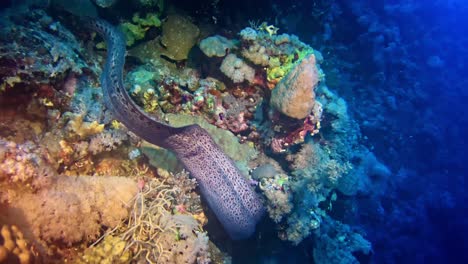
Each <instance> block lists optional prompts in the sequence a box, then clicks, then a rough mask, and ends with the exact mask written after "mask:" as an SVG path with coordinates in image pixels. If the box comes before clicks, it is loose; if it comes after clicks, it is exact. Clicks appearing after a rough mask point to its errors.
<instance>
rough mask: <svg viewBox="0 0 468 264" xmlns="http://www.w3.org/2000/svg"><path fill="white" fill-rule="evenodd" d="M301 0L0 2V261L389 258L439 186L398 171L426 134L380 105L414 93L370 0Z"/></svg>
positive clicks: (417, 94) (435, 59) (410, 103)
mask: <svg viewBox="0 0 468 264" xmlns="http://www.w3.org/2000/svg"><path fill="white" fill-rule="evenodd" d="M195 2H196V1H195ZM228 2H229V1H228ZM311 2H313V4H311V3H309V4H305V3H303V2H301V1H299V2H298V3H297V4H295V5H286V4H285V3H283V5H282V4H280V3H278V4H272V3H270V1H258V2H256V3H251V4H252V5H253V6H252V7H251V9H249V10H245V9H244V8H242V6H239V5H234V3H230V2H229V3H227V2H225V3H224V2H223V1H201V2H200V3H199V4H198V5H197V6H194V5H195V4H194V3H191V1H170V0H167V1H164V0H154V1H150V0H135V1H118V0H73V1H64V0H63V1H62V0H52V1H45V0H44V1H41V0H36V1H19V2H18V3H15V4H13V3H10V4H9V5H8V4H5V5H8V6H6V7H2V8H3V9H2V10H0V12H1V14H0V17H1V20H0V230H1V233H0V263H64V262H70V263H405V261H401V259H405V258H406V257H407V256H409V255H410V253H408V252H409V251H410V250H409V249H402V248H404V247H407V248H410V249H415V248H416V247H414V246H413V244H411V243H409V242H408V243H407V244H404V243H402V244H404V245H398V244H399V242H401V241H404V239H405V236H404V235H402V233H404V232H402V231H401V230H403V229H404V228H403V227H402V226H405V225H411V224H414V223H416V222H418V221H420V222H421V223H426V222H427V221H428V220H427V219H426V218H424V217H421V216H420V212H419V211H422V210H423V209H422V208H425V207H424V206H423V205H422V203H430V202H431V201H433V200H437V202H438V204H439V207H449V206H448V204H450V203H451V201H452V200H451V199H453V198H452V196H451V195H450V194H449V193H446V194H445V196H444V195H442V194H440V195H439V196H437V197H439V198H434V197H436V195H434V196H433V197H432V199H433V200H431V199H430V198H427V199H426V198H424V199H423V198H421V197H420V196H417V195H414V194H410V193H414V192H415V191H414V190H412V191H410V190H408V187H406V189H405V188H404V187H398V186H408V185H410V184H411V183H413V185H412V186H414V188H415V190H416V189H418V190H422V189H423V187H422V184H420V183H418V182H414V180H413V182H411V181H412V179H414V178H416V177H414V175H416V174H417V173H419V172H420V171H421V170H420V169H421V167H418V166H422V165H421V163H418V162H414V164H416V165H415V166H409V165H408V164H407V163H404V162H403V161H402V160H405V159H407V160H411V161H414V160H415V159H416V158H415V156H417V155H418V153H420V152H425V154H427V155H430V154H432V155H434V157H435V156H436V155H437V154H436V152H437V151H436V150H435V147H434V149H432V150H433V152H430V151H427V149H425V150H419V149H418V147H421V145H424V146H425V147H427V146H428V145H430V144H431V143H434V144H435V143H436V141H437V140H439V138H435V137H429V136H428V135H433V134H435V133H434V131H436V129H437V128H436V126H435V125H428V124H426V123H425V121H427V120H431V118H433V117H434V115H433V114H432V112H430V111H426V112H425V115H426V116H425V117H424V118H413V119H411V118H408V117H407V116H405V118H395V119H390V117H391V116H392V115H393V114H394V113H395V112H396V109H397V108H401V111H399V112H398V113H399V114H401V115H405V114H406V115H408V113H410V112H412V111H413V112H414V111H415V109H419V108H418V107H422V106H420V105H418V103H419V104H421V105H422V104H424V102H425V100H427V98H428V95H427V94H429V92H423V91H421V89H420V87H419V86H418V85H414V86H411V87H406V88H405V89H406V90H405V92H407V93H409V94H410V95H408V96H407V97H404V96H403V94H402V92H401V89H397V88H396V87H397V86H399V85H400V86H401V79H405V80H409V79H410V78H412V76H416V74H417V72H418V71H417V70H416V69H415V68H416V66H414V65H412V64H411V60H410V59H409V58H407V57H405V56H404V54H405V52H407V49H411V47H408V46H404V45H403V44H402V43H403V42H404V41H405V40H404V39H400V38H399V37H398V36H397V35H398V33H396V32H397V31H398V30H396V29H395V28H393V31H390V30H388V28H389V27H390V26H389V25H388V24H391V23H390V22H388V20H385V19H384V18H382V17H383V16H380V13H379V12H380V11H382V10H380V9H379V8H378V7H373V6H367V4H366V3H364V2H365V1H355V4H349V3H342V2H341V1H337V2H333V3H329V2H328V1H311ZM361 2H362V3H361ZM243 4H245V3H243ZM392 7H393V9H392ZM406 7H407V8H409V7H408V6H406ZM262 8H264V9H262ZM385 8H386V9H385V12H390V13H391V12H395V13H398V12H403V11H401V10H403V7H401V6H399V5H395V6H391V5H385ZM415 8H416V10H417V6H416V7H415ZM301 9H302V10H301ZM258 10H264V13H262V14H259V13H258ZM305 10H307V11H305ZM395 10H397V11H395ZM308 12H309V13H308ZM342 16H343V17H344V16H349V17H353V18H354V19H355V20H353V23H356V24H352V23H351V25H350V26H352V27H353V28H354V29H355V32H352V30H350V29H349V27H348V25H346V21H344V20H342V19H341V17H342ZM388 19H389V20H390V18H388ZM305 20H307V23H306V22H304V21H305ZM350 21H351V20H350ZM386 23H388V24H386ZM306 26H307V28H305V27H306ZM395 27H397V26H395ZM95 30H96V31H97V32H95ZM314 32H317V33H314ZM357 32H359V34H360V35H359V39H358V40H356V39H355V38H354V35H353V34H355V33H356V34H357ZM97 33H99V34H97ZM402 34H403V33H402ZM338 35H339V37H338ZM402 38H403V37H402ZM348 39H352V42H347V41H348ZM385 41H388V43H384V42H385ZM399 41H400V42H399ZM399 44H401V45H399ZM359 45H364V46H365V45H367V46H366V47H367V48H369V49H368V50H366V51H362V50H361V51H360V52H354V53H352V52H351V51H350V50H351V49H355V50H357V49H359V47H360V46H359ZM370 47H372V48H373V49H370ZM369 50H372V52H370V51H369ZM366 52H367V53H366ZM392 52H393V55H394V56H395V54H398V55H399V56H400V57H399V58H396V57H392V56H391V55H389V54H390V53H392ZM370 53H372V55H369V54H370ZM366 56H373V57H366ZM356 57H359V58H356ZM405 58H407V60H406V61H404V59H405ZM350 61H356V65H354V64H350ZM382 61H385V63H384V62H382ZM358 62H359V63H358ZM366 63H367V64H366ZM443 64H444V61H443V59H441V57H439V56H438V55H437V54H435V55H433V56H431V57H429V58H428V59H427V61H426V66H427V67H429V68H431V69H432V70H434V71H439V72H443V69H442V67H443ZM457 65H461V64H457ZM395 67H400V68H401V69H405V70H404V71H403V70H402V73H401V74H400V75H398V74H395V73H394V71H393V69H394V68H395ZM459 67H462V66H459ZM458 70H459V68H456V67H455V70H454V71H455V72H456V71H458ZM364 73H367V74H364ZM444 76H447V77H450V76H451V75H448V73H447V74H446V75H444ZM399 78H401V79H399ZM421 79H422V78H421ZM421 83H422V84H420V85H424V83H423V81H421ZM454 83H455V82H454ZM436 84H437V81H436ZM436 84H434V85H436ZM379 85H381V86H382V87H384V88H385V89H384V88H382V90H378V89H377V88H376V87H377V86H379ZM387 86H388V87H392V89H386V87H387ZM393 87H395V88H393ZM403 98H406V99H407V100H406V99H403ZM408 98H409V99H408ZM465 119H466V118H465ZM411 122H414V123H416V124H418V125H421V126H423V125H424V128H423V129H421V130H418V129H416V128H413V127H412V126H410V125H409V124H410V123H411ZM402 125H406V127H404V128H403V127H399V126H402ZM421 131H423V132H421ZM458 133H461V132H460V130H457V129H455V128H452V134H453V135H455V134H458ZM410 135H415V136H414V138H413V137H410ZM427 138H430V139H433V141H430V142H429V143H427V142H426V141H425V140H427ZM440 140H441V139H440ZM440 140H439V141H437V142H440ZM415 142H416V143H418V144H420V145H417V146H416V147H415V146H414V144H413V143H415ZM404 146H407V148H408V149H407V150H406V151H402V150H400V149H401V148H403V147H404ZM421 148H422V147H421ZM455 151H456V150H454V152H455ZM437 153H438V152H437ZM434 157H433V158H434ZM434 159H435V158H434ZM460 160H461V158H460V159H456V158H454V159H453V163H454V164H460V163H461V161H460ZM440 163H442V162H440ZM419 181H420V180H419ZM430 190H432V191H433V192H434V193H435V189H434V188H432V189H430ZM400 194H401V195H405V194H406V196H405V197H406V198H407V200H409V201H410V202H408V203H404V202H402V200H398V199H397V195H400ZM405 221H406V223H405ZM392 224H393V225H394V226H392ZM400 226H401V227H402V228H400ZM387 231H388V234H386V233H385V232H387ZM425 235H427V234H426V233H423V234H420V237H424V236H425ZM392 238H395V241H392ZM406 239H408V238H406ZM408 240H409V239H408ZM385 247H392V250H388V251H384V248H385ZM408 259H410V258H408ZM415 259H416V260H419V261H420V260H421V259H423V257H421V258H415ZM399 261H400V262H399ZM416 262H417V261H416Z"/></svg>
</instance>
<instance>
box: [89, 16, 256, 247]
mask: <svg viewBox="0 0 468 264" xmlns="http://www.w3.org/2000/svg"><path fill="white" fill-rule="evenodd" d="M86 24H88V26H90V27H91V28H92V29H94V30H96V31H97V32H98V33H100V34H101V35H102V36H103V38H104V39H105V41H106V43H107V59H106V63H105V66H104V69H103V72H102V76H101V86H102V89H103V95H104V104H105V105H106V107H107V108H108V109H109V110H110V111H112V113H113V114H114V115H115V118H116V119H117V120H119V121H120V122H122V123H123V124H124V125H125V126H126V127H127V128H128V129H129V130H131V131H132V132H133V133H135V134H137V135H138V136H140V137H141V138H143V139H144V140H146V141H148V142H150V143H152V144H155V145H158V146H160V147H163V148H166V149H169V150H171V151H173V152H174V153H175V154H176V156H177V158H178V159H179V160H180V161H181V162H182V164H183V165H184V166H185V168H186V169H187V170H188V171H189V172H190V174H191V175H192V177H194V178H195V179H197V181H198V184H199V188H200V192H201V194H202V196H203V197H204V198H205V200H206V201H207V203H208V205H209V207H210V208H211V210H212V211H213V212H214V213H215V215H216V217H217V218H218V220H219V221H220V222H221V224H222V225H223V227H224V229H225V230H226V232H227V233H228V235H229V236H230V237H231V239H233V240H239V239H245V238H248V237H250V236H251V235H252V233H253V232H254V231H255V226H256V224H257V222H258V221H259V220H260V219H261V218H262V216H263V214H264V211H265V209H264V207H263V204H262V202H261V199H260V198H259V197H258V196H257V194H256V193H255V192H254V191H253V190H252V189H251V188H250V186H249V183H248V181H247V179H246V178H245V177H244V176H243V175H242V174H241V173H240V172H239V170H238V169H237V167H236V166H235V164H234V162H233V161H232V160H231V159H230V158H229V157H227V156H226V154H225V153H224V152H223V151H222V150H221V149H220V148H219V146H218V145H217V144H216V143H215V142H214V141H213V139H212V138H211V136H210V135H209V134H208V132H206V130H204V129H203V128H201V127H200V126H198V125H190V126H185V127H178V128H176V127H172V126H169V125H167V124H164V123H162V122H160V121H158V120H156V119H155V118H153V117H150V116H149V115H148V114H146V113H145V112H143V111H142V110H141V109H140V108H139V107H138V106H137V105H136V104H135V102H134V101H133V100H132V99H131V98H130V96H129V95H128V93H127V91H126V90H125V87H124V85H123V66H124V63H125V38H124V36H123V34H122V33H121V32H120V31H119V30H118V29H117V28H115V27H114V26H112V25H110V24H109V23H107V22H106V21H103V20H99V19H90V20H88V21H87V23H86Z"/></svg>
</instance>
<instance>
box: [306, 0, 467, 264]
mask: <svg viewBox="0 0 468 264" xmlns="http://www.w3.org/2000/svg"><path fill="white" fill-rule="evenodd" d="M315 2H317V1H315ZM331 6H332V7H328V12H327V15H324V17H327V19H328V21H329V22H327V23H325V24H324V25H323V30H322V32H323V33H324V34H323V35H321V36H320V35H319V36H317V35H316V33H314V34H312V35H313V36H312V37H313V39H314V41H315V42H316V43H317V44H316V46H317V45H320V46H321V47H323V46H332V47H335V48H325V49H330V51H331V52H335V54H334V56H336V57H338V58H337V61H341V60H343V61H346V62H347V63H349V65H345V66H344V67H341V68H340V66H336V65H331V67H338V68H339V71H340V73H344V76H345V77H346V78H347V81H345V80H341V82H339V83H338V85H336V86H335V87H334V88H335V89H338V90H339V91H340V92H341V94H343V95H345V97H346V98H347V99H348V103H350V104H351V105H352V110H353V113H354V115H355V117H356V118H357V119H358V120H359V121H360V124H361V130H362V132H363V134H364V135H365V136H367V137H368V141H367V142H366V144H368V145H369V146H371V147H372V148H373V149H374V152H375V153H377V155H378V156H379V157H380V158H382V159H383V160H384V162H385V163H386V164H387V165H389V166H390V167H391V168H392V171H393V172H395V174H394V175H393V176H392V179H391V180H390V181H391V188H389V189H388V190H387V191H386V193H385V194H384V195H383V196H381V197H379V198H377V200H374V201H372V202H371V201H366V202H365V203H369V204H365V203H362V204H361V205H360V206H359V211H360V213H357V214H356V217H357V219H358V220H357V219H356V220H355V221H357V223H359V224H360V225H363V226H364V228H365V229H366V230H367V234H368V237H369V239H370V240H371V241H372V242H373V249H374V256H373V259H374V262H375V263H464V262H465V263H466V261H467V260H468V253H467V252H468V251H467V250H468V239H467V235H468V223H467V222H466V220H465V219H466V216H467V213H468V211H467V206H466V202H467V193H466V186H467V185H466V183H465V181H466V180H465V176H466V174H467V171H468V170H467V166H466V164H467V162H468V158H467V155H466V147H467V141H466V135H468V117H467V115H466V111H467V107H466V100H467V99H468V89H467V85H468V79H467V77H466V74H467V72H468V65H467V64H466V59H467V58H468V56H467V55H468V50H467V45H468V37H467V33H468V8H467V7H468V6H467V3H466V1H338V2H335V3H333V4H331ZM330 28H331V29H330ZM338 48H341V51H339V50H338V51H337V49H338ZM337 64H339V63H337ZM364 200H365V199H364ZM372 207H374V208H375V207H377V208H379V210H378V211H379V212H380V213H376V212H377V211H376V210H372V209H371V208H372Z"/></svg>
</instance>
